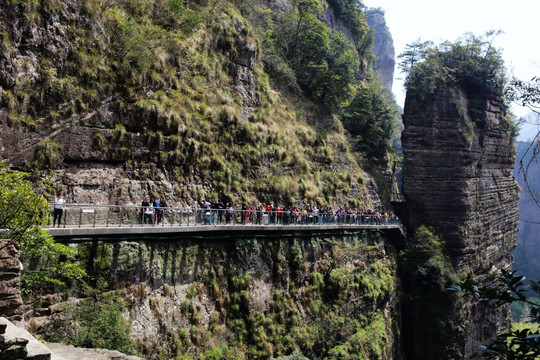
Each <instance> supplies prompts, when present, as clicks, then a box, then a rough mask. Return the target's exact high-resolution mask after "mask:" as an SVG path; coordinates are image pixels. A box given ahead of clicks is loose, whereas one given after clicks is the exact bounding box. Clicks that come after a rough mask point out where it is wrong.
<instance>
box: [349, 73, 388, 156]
mask: <svg viewBox="0 0 540 360" xmlns="http://www.w3.org/2000/svg"><path fill="white" fill-rule="evenodd" d="M398 116H399V113H398V109H397V106H396V104H395V102H394V100H393V99H392V97H391V94H389V93H388V90H387V89H386V88H385V87H384V86H382V85H381V84H380V83H378V82H375V81H373V82H370V83H368V84H365V85H364V84H361V85H359V86H358V88H357V91H356V94H355V95H354V98H353V99H352V101H351V103H350V104H349V105H348V106H347V107H345V108H343V110H342V115H341V118H342V122H343V125H344V126H345V129H347V130H348V131H349V133H350V134H351V136H352V137H353V139H354V144H355V146H356V148H357V150H358V151H361V152H362V153H363V154H365V156H366V157H367V158H368V159H369V160H372V161H376V162H378V163H383V162H384V160H385V159H386V154H387V153H388V152H389V151H390V150H391V149H392V147H391V143H390V141H391V139H392V136H393V132H394V129H395V124H396V123H397V119H398Z"/></svg>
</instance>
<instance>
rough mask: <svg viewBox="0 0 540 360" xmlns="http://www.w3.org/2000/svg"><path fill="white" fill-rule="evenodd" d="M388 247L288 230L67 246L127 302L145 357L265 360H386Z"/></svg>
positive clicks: (349, 236)
mask: <svg viewBox="0 0 540 360" xmlns="http://www.w3.org/2000/svg"><path fill="white" fill-rule="evenodd" d="M126 240H127V239H126ZM385 240H386V239H384V237H382V236H381V235H379V234H378V233H368V232H343V233H325V234H323V233H321V234H311V235H309V234H305V233H298V234H294V233H293V234H291V233H288V234H277V235H266V236H263V235H257V236H256V237H254V236H251V235H249V234H244V235H242V234H236V235H234V236H217V237H216V238H200V237H197V238H189V237H184V238H166V239H152V240H129V241H122V242H119V241H114V242H110V241H107V240H106V239H103V241H94V242H78V243H76V244H73V246H77V247H78V248H79V251H81V252H82V253H83V254H84V258H85V259H86V261H87V268H88V271H89V272H90V274H91V275H92V277H93V279H95V281H96V284H102V285H103V284H107V285H106V286H108V287H110V288H111V289H117V290H119V294H120V296H121V297H122V298H123V299H125V300H127V301H128V303H129V304H130V305H129V314H130V316H129V318H130V322H131V336H132V338H133V339H136V341H138V342H139V344H140V347H141V350H142V351H143V353H144V354H145V358H148V359H153V358H174V357H176V356H179V355H186V356H188V358H189V356H192V357H193V358H199V355H201V354H205V353H206V352H207V351H211V352H213V353H220V351H225V349H234V350H233V351H234V353H235V354H238V356H239V358H267V357H272V356H275V357H277V356H280V355H285V354H290V353H291V352H292V351H293V350H295V349H296V350H300V351H301V352H302V353H303V354H304V355H305V356H307V357H308V358H354V357H357V356H362V357H366V358H368V357H369V358H377V359H392V358H395V356H396V354H398V353H399V330H398V328H399V287H398V286H397V281H396V280H397V279H396V258H395V255H396V254H395V252H394V251H393V249H392V247H391V246H389V244H385ZM61 315H62V314H60V315H59V316H61ZM45 335H46V334H45ZM207 354H210V352H208V353H207Z"/></svg>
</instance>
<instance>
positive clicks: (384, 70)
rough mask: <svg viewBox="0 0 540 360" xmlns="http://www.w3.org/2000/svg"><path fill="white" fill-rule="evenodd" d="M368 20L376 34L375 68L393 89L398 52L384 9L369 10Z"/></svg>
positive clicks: (374, 40)
mask: <svg viewBox="0 0 540 360" xmlns="http://www.w3.org/2000/svg"><path fill="white" fill-rule="evenodd" d="M366 20H367V22H368V24H369V27H370V28H372V29H373V32H374V35H375V36H374V39H373V54H374V55H375V59H376V62H375V66H374V70H375V71H376V72H377V73H379V77H380V79H381V81H382V83H383V84H384V85H385V86H386V87H387V88H388V89H389V90H390V91H391V90H392V84H393V82H394V68H395V65H396V59H395V58H396V53H395V50H394V40H393V39H392V34H391V33H390V30H389V29H388V26H386V20H385V18H384V12H383V11H382V10H379V9H369V10H367V11H366Z"/></svg>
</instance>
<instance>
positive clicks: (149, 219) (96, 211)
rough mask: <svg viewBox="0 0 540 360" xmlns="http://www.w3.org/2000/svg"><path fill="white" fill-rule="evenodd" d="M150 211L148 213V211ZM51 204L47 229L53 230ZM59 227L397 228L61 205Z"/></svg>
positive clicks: (370, 219) (322, 219)
mask: <svg viewBox="0 0 540 360" xmlns="http://www.w3.org/2000/svg"><path fill="white" fill-rule="evenodd" d="M149 209H152V210H149ZM53 213H54V204H51V217H50V221H49V226H50V227H52V226H53V217H54V215H53ZM55 225H56V226H60V227H64V228H65V227H144V226H147V227H150V226H200V225H209V226H212V225H372V226H381V225H399V226H401V223H400V221H399V219H398V218H397V217H396V216H394V215H392V216H385V215H384V214H377V215H373V214H349V213H347V214H336V213H333V214H329V213H308V214H307V215H305V213H304V214H302V213H301V212H300V211H298V212H294V211H292V210H289V211H281V212H280V211H264V210H236V209H205V208H183V207H164V208H161V209H160V210H158V209H156V208H149V207H145V206H134V205H95V204H64V205H63V211H62V217H61V221H60V222H58V221H57V222H56V224H55Z"/></svg>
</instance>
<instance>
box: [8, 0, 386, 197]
mask: <svg viewBox="0 0 540 360" xmlns="http://www.w3.org/2000/svg"><path fill="white" fill-rule="evenodd" d="M190 4H191V5H190V6H187V5H185V4H184V3H183V2H179V1H172V0H169V1H165V0H152V1H147V2H139V1H138V2H122V1H120V2H105V3H103V2H99V1H94V0H87V1H86V2H85V3H84V6H83V7H82V8H81V9H80V10H81V11H80V16H82V17H84V18H85V19H88V21H87V22H86V23H85V24H84V25H83V24H82V23H79V22H74V23H69V24H66V23H64V22H61V23H60V24H59V25H58V26H60V27H61V28H62V31H63V32H62V34H63V35H62V36H64V37H65V39H63V40H65V41H66V42H67V43H68V44H70V46H68V48H67V49H66V51H67V57H66V58H65V59H61V60H62V61H59V59H57V58H55V57H56V56H59V55H58V54H55V53H54V52H51V53H47V54H46V55H45V54H44V55H43V56H40V57H39V60H38V61H37V63H36V64H30V63H29V64H28V66H29V67H30V65H32V66H33V65H35V70H36V72H37V76H36V77H35V80H31V79H30V77H28V78H27V79H26V80H25V81H21V82H18V83H16V84H15V85H14V87H13V88H12V89H8V90H6V91H4V92H3V93H2V94H0V95H1V97H2V103H3V104H4V105H5V106H6V107H7V108H8V112H9V114H11V115H9V117H10V118H11V119H12V120H11V121H12V123H13V126H22V125H20V124H26V125H24V126H26V128H27V129H29V130H30V131H37V132H43V133H48V132H50V131H51V129H53V128H56V127H59V126H62V127H65V128H66V130H68V129H69V127H70V126H71V125H70V122H71V120H69V119H72V118H73V117H77V116H78V115H84V114H89V113H92V112H94V111H98V110H99V109H103V106H104V105H105V107H106V108H108V109H110V110H111V111H113V112H114V113H115V114H116V115H117V117H115V118H114V119H113V121H110V122H109V123H108V124H107V125H106V127H108V128H103V129H99V130H95V131H94V135H92V136H91V139H89V141H91V142H92V145H93V147H94V150H95V151H96V152H101V153H105V154H107V155H106V157H107V158H110V159H113V161H117V162H118V163H124V164H125V166H124V170H125V172H126V176H129V177H132V178H134V179H138V180H141V181H146V180H157V181H159V180H161V179H162V178H166V179H167V180H169V181H170V182H174V183H177V184H180V185H179V186H178V189H177V191H176V193H175V196H176V197H177V199H176V200H178V201H179V202H184V201H188V200H190V199H194V198H197V197H198V196H199V192H201V191H202V192H203V193H204V197H207V198H212V197H214V198H217V197H227V198H231V197H234V198H235V200H236V201H240V200H241V199H242V198H244V199H257V200H258V201H261V202H270V201H273V202H289V203H293V202H295V203H302V202H304V203H314V202H318V203H320V204H327V203H334V204H337V203H340V204H344V203H346V202H347V201H348V200H349V199H350V198H354V199H355V201H356V202H357V203H358V204H360V205H363V206H366V207H369V206H371V199H370V196H369V195H368V194H369V192H368V190H367V185H368V184H367V183H362V182H360V181H358V179H363V178H365V174H364V173H363V171H362V170H361V169H360V167H359V166H358V163H357V161H356V160H357V159H358V157H359V156H358V155H357V154H353V153H351V151H350V148H351V147H350V145H349V139H347V136H346V135H345V132H344V129H343V127H342V125H341V123H340V121H339V119H338V117H337V116H336V114H333V113H332V112H331V111H329V109H328V108H327V107H325V106H324V105H321V104H318V103H317V102H316V101H313V98H310V96H305V95H302V93H299V94H294V93H287V92H286V91H281V90H280V91H276V88H275V87H273V86H272V85H271V81H270V80H271V79H269V76H268V74H267V73H266V72H265V69H264V66H265V63H264V62H263V61H262V58H264V57H265V56H266V55H267V53H266V52H265V51H267V50H268V47H263V46H262V45H261V41H262V40H261V39H262V35H261V33H260V32H261V31H262V30H261V28H259V27H254V26H253V24H254V23H255V21H248V20H246V18H244V17H243V14H241V13H240V12H239V10H238V8H237V7H236V6H235V5H234V4H232V3H229V2H226V1H216V2H212V3H211V4H210V3H207V2H199V3H197V4H194V3H190ZM13 6H16V7H18V8H19V10H20V13H28V14H34V15H35V16H31V17H28V18H27V19H26V22H24V24H25V27H27V28H32V27H39V26H40V25H41V22H42V21H45V22H46V21H47V19H51V18H57V17H59V18H61V19H63V18H66V19H69V18H70V17H71V16H73V14H72V12H73V9H71V8H69V6H68V5H66V4H63V3H52V2H50V3H49V2H48V3H45V4H44V5H43V6H42V7H41V8H36V7H35V6H33V5H32V4H30V3H26V2H22V1H18V2H16V3H14V5H13ZM9 10H10V11H12V12H13V15H14V16H16V14H18V12H14V10H13V9H12V8H10V9H9ZM274 15H275V14H274ZM357 15H358V14H356V13H355V16H357ZM315 20H316V19H314V21H315ZM317 21H318V20H317ZM351 21H352V20H351ZM257 26H258V25H257ZM276 26H277V25H276ZM278 27H279V26H278ZM361 29H362V28H361V27H359V28H358V30H359V31H360V30H361ZM108 34H114V36H108ZM359 34H360V33H359ZM6 37H7V38H6ZM4 40H5V42H6V43H7V44H8V45H9V46H10V47H12V48H13V49H15V50H16V49H17V48H18V46H19V44H18V43H17V42H16V39H13V38H11V35H10V34H4ZM74 44H77V45H76V46H75V45H74ZM323 45H324V44H323ZM327 45H328V44H326V45H324V46H327ZM328 46H329V45H328ZM15 50H14V51H15ZM349 50H350V49H349ZM280 56H281V55H280ZM186 59H189V61H186ZM327 61H330V60H327ZM242 64H247V65H248V66H247V67H242ZM295 76H296V75H295ZM274 77H275V76H274ZM277 78H278V77H275V78H274V79H273V80H274V81H273V83H274V84H275V83H276V82H275V80H276V79H277ZM281 86H282V85H281ZM15 114H18V115H17V116H15ZM83 117H84V116H83ZM54 141H60V142H61V145H62V139H56V138H55V139H54ZM140 141H142V147H143V148H142V149H141V148H139V147H137V148H133V144H134V143H137V144H140V143H141V142H140ZM35 148H36V155H35V161H34V163H33V165H34V166H36V167H41V168H44V167H57V166H58V165H59V164H61V162H62V155H64V156H65V153H66V152H67V149H65V150H66V151H64V149H63V148H62V147H60V148H58V149H57V150H58V151H59V156H52V155H53V154H54V152H51V151H49V152H48V153H49V155H51V156H48V157H45V158H44V157H43V155H42V151H41V150H40V149H38V146H37V144H36V146H35ZM55 151H56V150H55ZM377 153H378V154H379V155H380V156H384V151H382V152H377ZM67 160H69V159H67ZM341 172H350V173H351V178H350V179H349V180H347V181H342V180H341V178H340V177H339V176H335V174H336V173H341ZM187 184H198V185H200V187H197V188H194V187H192V186H188V185H187ZM201 189H202V190H201ZM156 190H157V189H154V191H156Z"/></svg>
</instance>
